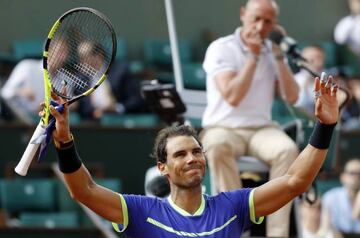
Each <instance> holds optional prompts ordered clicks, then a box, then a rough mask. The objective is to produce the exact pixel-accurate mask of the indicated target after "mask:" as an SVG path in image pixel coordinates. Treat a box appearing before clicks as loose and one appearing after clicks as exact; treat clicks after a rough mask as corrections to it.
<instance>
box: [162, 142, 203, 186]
mask: <svg viewBox="0 0 360 238" xmlns="http://www.w3.org/2000/svg"><path fill="white" fill-rule="evenodd" d="M166 148H167V162H166V164H165V165H164V171H163V174H165V175H167V176H168V177H169V179H170V183H173V184H175V185H176V186H178V187H183V188H193V187H196V186H199V185H201V182H202V180H203V178H204V175H205V164H206V162H205V156H204V153H203V151H202V148H201V147H200V145H199V143H198V142H197V141H196V140H195V139H194V138H193V137H192V136H177V137H173V138H169V139H168V140H167V146H166Z"/></svg>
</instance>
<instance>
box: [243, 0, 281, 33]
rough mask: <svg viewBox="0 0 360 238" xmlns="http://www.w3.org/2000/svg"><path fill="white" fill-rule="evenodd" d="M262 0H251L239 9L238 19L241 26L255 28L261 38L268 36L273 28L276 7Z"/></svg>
mask: <svg viewBox="0 0 360 238" xmlns="http://www.w3.org/2000/svg"><path fill="white" fill-rule="evenodd" d="M261 2H264V1H260V2H259V1H253V3H251V4H248V5H247V6H246V7H245V8H242V9H241V12H240V19H241V21H242V22H243V28H244V29H246V28H253V29H256V30H257V31H258V33H259V35H260V37H261V38H262V39H265V38H267V37H268V35H269V34H270V32H271V31H272V30H273V27H274V25H275V24H276V19H277V9H275V8H274V6H273V5H271V4H263V3H261Z"/></svg>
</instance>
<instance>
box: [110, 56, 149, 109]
mask: <svg viewBox="0 0 360 238" xmlns="http://www.w3.org/2000/svg"><path fill="white" fill-rule="evenodd" d="M108 80H109V83H110V86H111V90H112V93H113V95H114V97H115V100H116V106H115V109H116V112H117V113H118V114H122V113H143V112H148V111H149V110H148V108H147V106H146V103H145V100H144V99H143V97H142V96H141V89H140V82H139V80H138V79H136V78H135V77H134V75H132V73H131V72H130V69H129V65H128V64H126V63H124V62H116V63H115V65H114V66H113V67H112V68H111V70H110V72H109V75H108Z"/></svg>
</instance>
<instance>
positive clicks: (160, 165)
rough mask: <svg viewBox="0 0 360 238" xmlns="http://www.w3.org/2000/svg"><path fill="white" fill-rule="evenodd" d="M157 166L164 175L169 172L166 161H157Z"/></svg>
mask: <svg viewBox="0 0 360 238" xmlns="http://www.w3.org/2000/svg"><path fill="white" fill-rule="evenodd" d="M157 167H158V169H159V171H160V173H161V175H162V176H165V175H167V174H168V171H167V166H166V163H161V162H157Z"/></svg>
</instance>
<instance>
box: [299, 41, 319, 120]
mask: <svg viewBox="0 0 360 238" xmlns="http://www.w3.org/2000/svg"><path fill="white" fill-rule="evenodd" d="M301 55H302V56H303V57H304V58H305V59H306V60H307V61H308V62H307V63H305V65H306V67H308V68H309V69H310V70H312V71H313V72H314V73H317V74H319V75H320V73H321V72H322V71H323V70H324V64H325V52H324V50H323V49H321V48H320V47H318V46H307V47H305V48H304V49H303V50H302V53H301ZM294 77H295V80H296V82H297V83H298V84H299V87H300V94H299V98H298V100H297V102H296V103H295V106H296V107H299V108H301V109H303V110H304V111H305V112H306V113H307V114H308V115H311V116H313V112H314V100H315V99H314V93H313V88H314V77H313V76H312V75H311V74H310V73H309V72H308V71H307V70H305V69H301V70H300V71H299V72H298V73H297V74H296V75H295V76H294Z"/></svg>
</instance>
